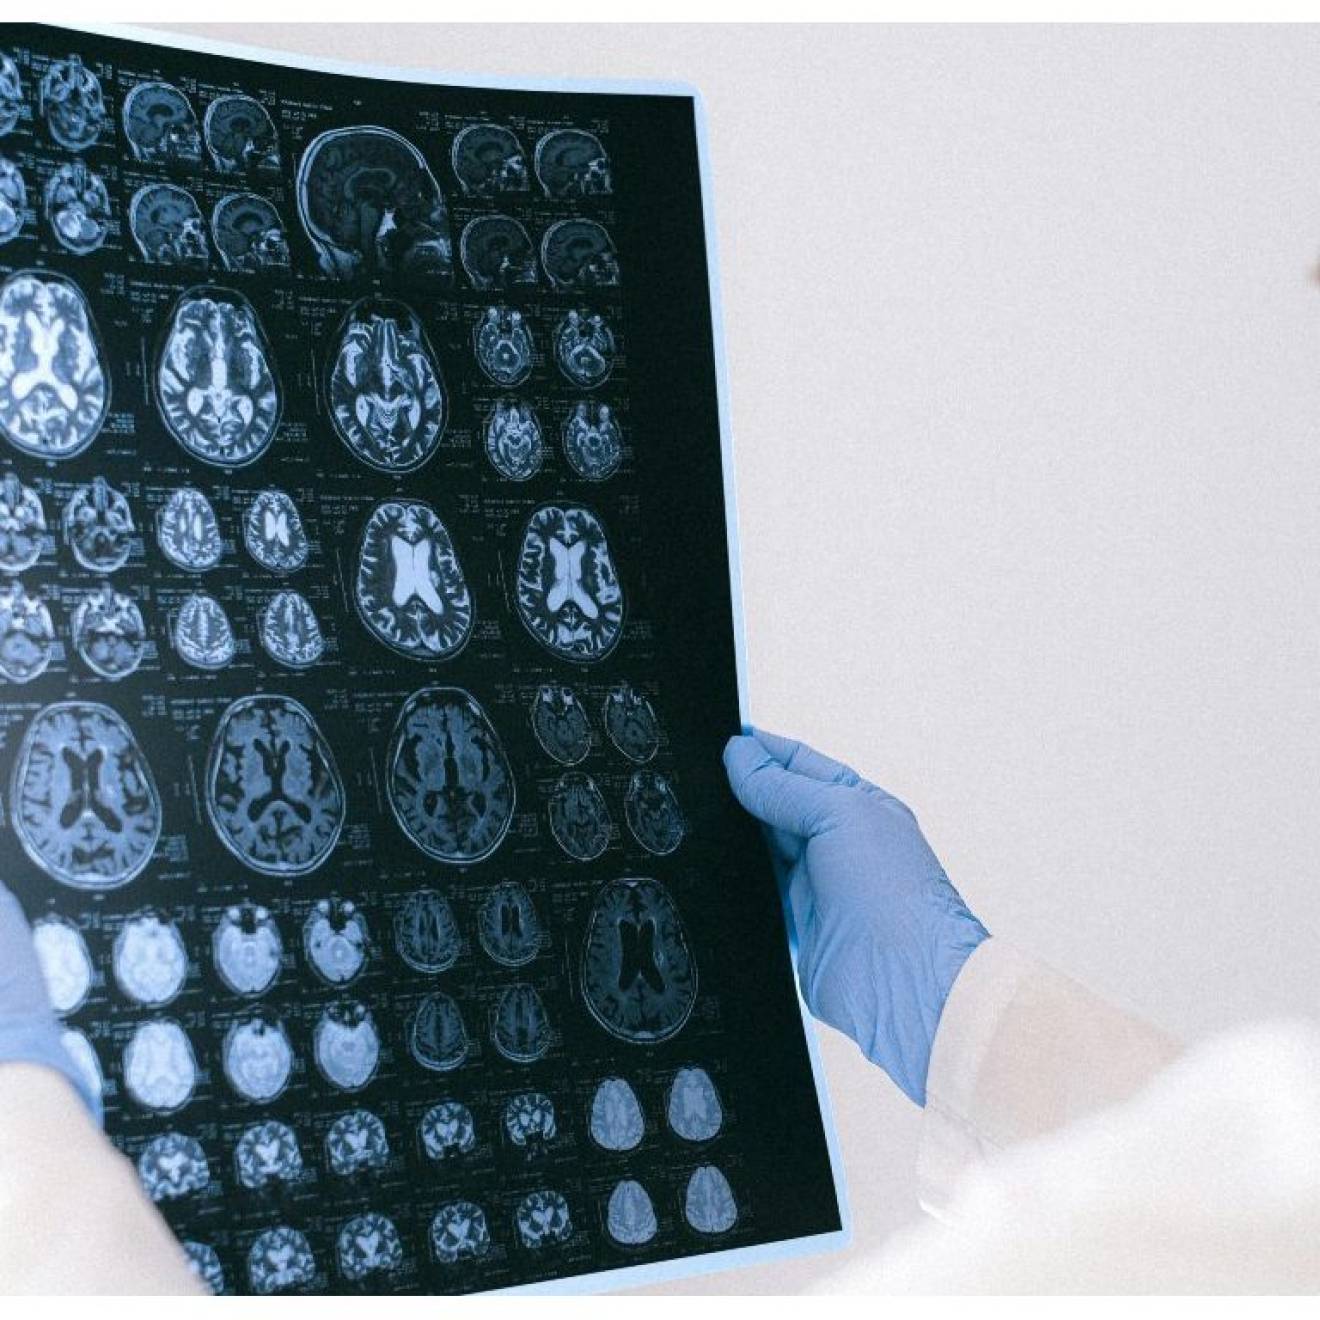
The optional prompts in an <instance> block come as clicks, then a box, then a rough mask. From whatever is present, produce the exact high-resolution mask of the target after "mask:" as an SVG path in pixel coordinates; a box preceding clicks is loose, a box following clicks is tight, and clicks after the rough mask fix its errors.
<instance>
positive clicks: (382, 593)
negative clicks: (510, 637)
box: [354, 500, 473, 660]
mask: <svg viewBox="0 0 1320 1320" xmlns="http://www.w3.org/2000/svg"><path fill="white" fill-rule="evenodd" d="M354 595H355V598H356V601H357V607H358V613H359V614H360V615H361V616H362V621H363V622H364V623H365V624H366V625H367V627H368V628H370V629H371V631H372V632H373V633H374V634H375V635H376V636H377V637H378V638H380V640H381V641H382V642H384V643H385V645H386V646H388V647H390V648H391V649H392V650H395V651H398V652H399V653H400V654H401V655H406V656H408V657H409V658H410V659H413V660H445V659H448V658H449V657H450V656H452V655H455V654H456V653H457V652H458V651H459V650H461V649H462V647H463V645H464V643H465V642H466V641H467V639H468V636H469V635H470V633H471V631H472V620H473V607H472V595H471V593H470V592H469V591H468V584H467V578H466V576H465V575H464V573H463V567H462V565H461V564H460V563H459V561H458V553H457V551H456V550H455V549H454V542H453V540H452V538H451V537H450V535H449V531H448V529H447V528H446V527H445V525H444V523H443V522H441V521H440V516H439V515H438V514H437V513H436V512H435V510H434V509H432V508H431V507H430V505H428V504H423V503H421V501H419V500H387V501H386V502H385V503H383V504H378V505H377V506H376V507H375V509H374V510H372V513H371V517H370V518H368V519H367V525H366V527H365V528H364V529H363V532H362V544H361V547H360V549H359V550H358V568H357V581H356V584H355V588H354Z"/></svg>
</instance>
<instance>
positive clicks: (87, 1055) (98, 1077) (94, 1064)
mask: <svg viewBox="0 0 1320 1320" xmlns="http://www.w3.org/2000/svg"><path fill="white" fill-rule="evenodd" d="M60 1048H61V1049H62V1050H63V1051H64V1052H65V1053H66V1054H67V1055H68V1056H69V1058H71V1059H72V1060H73V1066H74V1067H75V1068H76V1069H77V1070H78V1075H79V1076H80V1077H81V1078H82V1082H83V1086H84V1087H85V1088H86V1089H87V1092H88V1094H89V1095H94V1096H97V1097H98V1098H99V1097H100V1096H101V1094H102V1092H103V1091H104V1090H105V1075H104V1074H103V1073H102V1072H101V1061H100V1059H98V1058H97V1057H96V1049H95V1047H94V1046H93V1045H92V1042H91V1041H90V1040H88V1039H87V1037H86V1036H85V1035H84V1034H83V1033H82V1032H81V1031H78V1030H76V1029H75V1028H73V1027H65V1029H64V1030H63V1031H62V1032H60Z"/></svg>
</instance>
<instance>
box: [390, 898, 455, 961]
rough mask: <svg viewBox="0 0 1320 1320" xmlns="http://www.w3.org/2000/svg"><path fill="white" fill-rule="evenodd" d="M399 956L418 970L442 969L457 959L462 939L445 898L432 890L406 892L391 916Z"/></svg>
mask: <svg viewBox="0 0 1320 1320" xmlns="http://www.w3.org/2000/svg"><path fill="white" fill-rule="evenodd" d="M394 943H395V947H396V948H397V949H398V950H399V957H400V958H402V959H403V961H404V962H406V963H407V964H408V966H409V967H411V968H413V970H414V971H418V972H443V971H445V970H447V969H448V968H450V967H452V966H453V965H454V963H455V962H457V961H458V955H459V950H460V948H461V945H462V939H461V937H460V935H459V933H458V922H457V921H456V920H455V918H454V910H453V908H452V907H450V905H449V900H448V899H447V898H445V896H444V895H443V894H438V893H436V891H435V890H434V889H422V890H419V891H418V892H417V893H415V894H410V895H409V896H408V898H407V900H406V901H405V902H404V904H403V906H402V907H401V908H400V909H399V910H398V912H397V913H396V914H395V917H394Z"/></svg>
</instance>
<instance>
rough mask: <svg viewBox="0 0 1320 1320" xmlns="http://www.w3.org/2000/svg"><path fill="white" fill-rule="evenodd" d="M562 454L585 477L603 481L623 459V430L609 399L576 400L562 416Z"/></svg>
mask: <svg viewBox="0 0 1320 1320" xmlns="http://www.w3.org/2000/svg"><path fill="white" fill-rule="evenodd" d="M564 457H565V458H566V459H568V465H569V467H571V468H572V469H573V471H574V472H576V473H577V474H578V476H579V477H581V478H582V479H583V480H584V481H604V480H605V479H606V478H607V477H612V476H613V475H614V474H615V473H616V472H617V471H618V470H619V464H620V463H622V462H623V432H622V431H620V430H619V423H618V422H617V421H615V420H614V410H613V409H612V408H611V407H610V406H609V404H608V403H597V404H590V403H586V402H582V403H578V404H575V405H574V407H573V411H572V412H571V413H569V414H568V416H567V417H566V418H565V419H564Z"/></svg>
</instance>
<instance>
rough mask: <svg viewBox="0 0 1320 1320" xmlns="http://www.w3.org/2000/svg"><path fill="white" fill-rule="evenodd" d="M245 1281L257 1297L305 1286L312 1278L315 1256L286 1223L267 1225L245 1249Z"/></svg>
mask: <svg viewBox="0 0 1320 1320" xmlns="http://www.w3.org/2000/svg"><path fill="white" fill-rule="evenodd" d="M247 1268H248V1282H249V1283H250V1284H251V1285H252V1291H253V1292H254V1293H256V1294H257V1295H258V1296H260V1297H269V1296H270V1295H271V1294H272V1293H278V1292H288V1291H290V1290H291V1289H294V1288H307V1287H310V1286H311V1284H312V1283H314V1282H315V1280H316V1258H315V1257H314V1256H313V1255H312V1249H311V1247H310V1246H309V1245H308V1242H307V1239H306V1238H305V1237H304V1236H303V1235H302V1234H301V1233H300V1232H299V1231H298V1230H297V1229H296V1228H290V1227H288V1225H287V1224H281V1225H280V1227H279V1228H268V1229H267V1230H266V1231H265V1232H264V1233H262V1234H260V1235H259V1236H258V1237H257V1239H256V1240H255V1241H254V1242H253V1243H252V1246H251V1247H250V1248H249V1249H248V1258H247Z"/></svg>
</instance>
